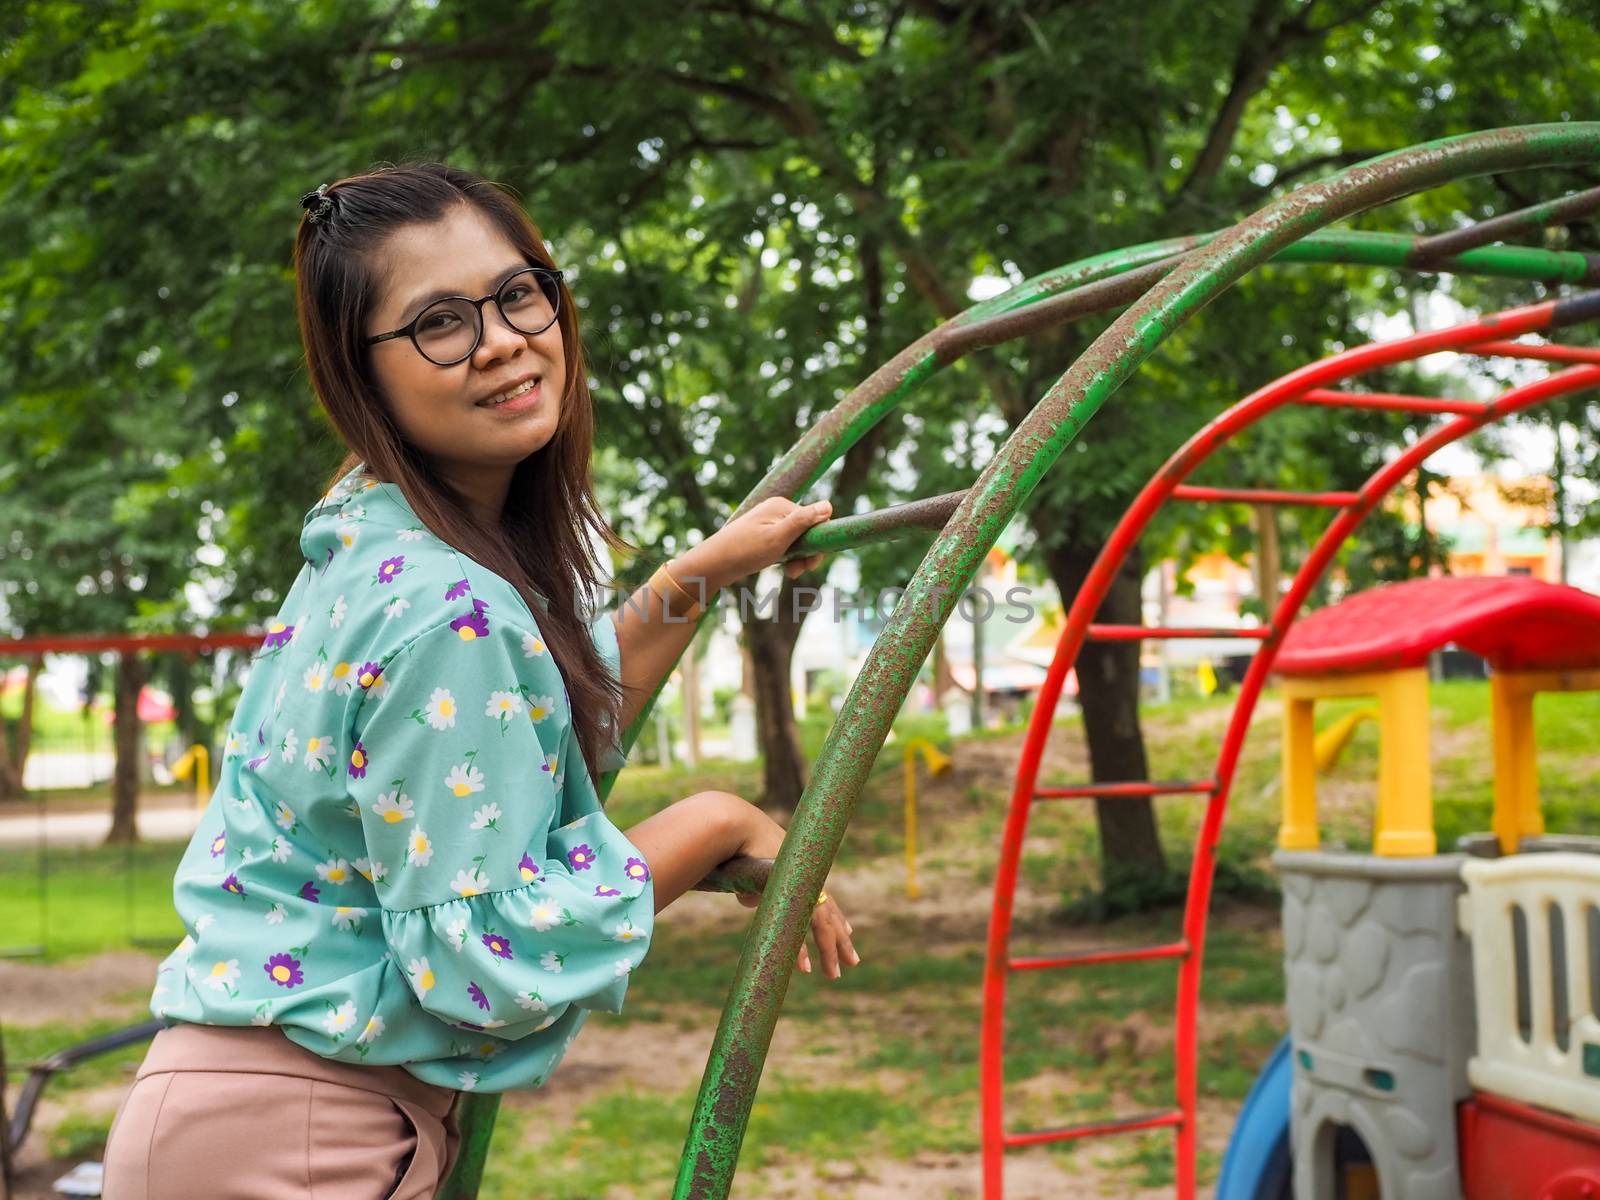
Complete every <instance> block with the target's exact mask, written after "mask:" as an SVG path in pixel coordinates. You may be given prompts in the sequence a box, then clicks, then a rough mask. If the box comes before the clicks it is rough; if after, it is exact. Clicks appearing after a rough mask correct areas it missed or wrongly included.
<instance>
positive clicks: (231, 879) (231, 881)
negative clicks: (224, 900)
mask: <svg viewBox="0 0 1600 1200" xmlns="http://www.w3.org/2000/svg"><path fill="white" fill-rule="evenodd" d="M222 890H223V891H225V892H232V893H233V894H234V895H235V896H242V895H244V884H242V883H240V882H239V877H238V876H237V875H234V874H231V873H230V874H229V876H228V877H227V878H226V879H224V880H223V881H222Z"/></svg>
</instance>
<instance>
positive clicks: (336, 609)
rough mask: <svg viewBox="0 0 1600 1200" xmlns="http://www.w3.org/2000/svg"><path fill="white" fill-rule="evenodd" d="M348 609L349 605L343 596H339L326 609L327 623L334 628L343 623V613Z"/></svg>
mask: <svg viewBox="0 0 1600 1200" xmlns="http://www.w3.org/2000/svg"><path fill="white" fill-rule="evenodd" d="M348 611H349V606H348V605H346V604H345V602H344V597H343V596H340V597H339V598H338V599H337V600H335V601H334V602H333V605H332V607H330V608H329V609H328V624H329V625H330V626H332V627H333V628H334V629H337V628H339V626H341V625H343V624H344V617H345V613H347V612H348Z"/></svg>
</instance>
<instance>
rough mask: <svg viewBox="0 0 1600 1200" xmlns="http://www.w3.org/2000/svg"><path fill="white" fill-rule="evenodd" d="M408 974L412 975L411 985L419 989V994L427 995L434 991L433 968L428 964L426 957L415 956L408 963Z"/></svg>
mask: <svg viewBox="0 0 1600 1200" xmlns="http://www.w3.org/2000/svg"><path fill="white" fill-rule="evenodd" d="M406 974H407V975H409V976H411V986H412V987H414V988H416V989H417V995H418V996H426V995H427V994H428V993H429V992H431V991H433V985H434V978H433V968H432V967H430V966H429V965H428V960H427V959H426V958H413V959H412V960H411V961H410V962H408V963H407V964H406Z"/></svg>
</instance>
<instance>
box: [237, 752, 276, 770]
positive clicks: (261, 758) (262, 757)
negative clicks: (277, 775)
mask: <svg viewBox="0 0 1600 1200" xmlns="http://www.w3.org/2000/svg"><path fill="white" fill-rule="evenodd" d="M271 757H272V752H271V751H268V752H267V753H266V754H258V755H256V756H255V757H254V758H252V759H250V760H249V761H248V762H247V763H245V764H244V769H245V770H246V771H254V770H255V769H256V768H257V767H259V766H260V765H261V764H262V763H264V762H266V761H267V759H269V758H271Z"/></svg>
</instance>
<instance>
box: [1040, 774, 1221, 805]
mask: <svg viewBox="0 0 1600 1200" xmlns="http://www.w3.org/2000/svg"><path fill="white" fill-rule="evenodd" d="M1216 786H1217V784H1216V780H1214V779H1166V780H1138V781H1135V782H1130V783H1082V784H1079V785H1077V786H1076V787H1046V788H1039V789H1037V790H1036V791H1035V792H1034V793H1033V798H1034V799H1035V800H1096V799H1099V798H1100V797H1102V796H1104V797H1107V798H1111V797H1121V798H1128V797H1135V796H1184V795H1195V794H1199V795H1204V794H1207V793H1210V792H1212V791H1214V790H1215V789H1216Z"/></svg>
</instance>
